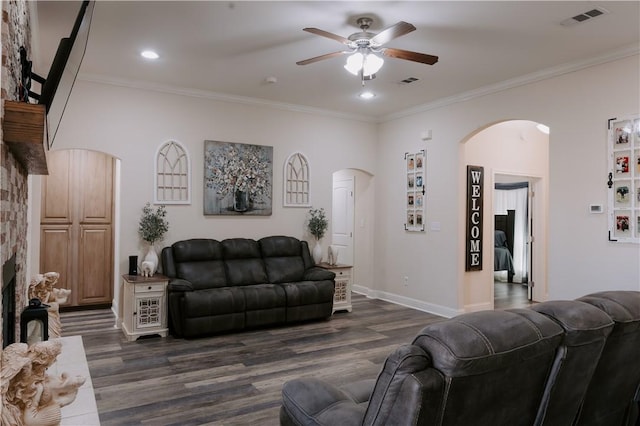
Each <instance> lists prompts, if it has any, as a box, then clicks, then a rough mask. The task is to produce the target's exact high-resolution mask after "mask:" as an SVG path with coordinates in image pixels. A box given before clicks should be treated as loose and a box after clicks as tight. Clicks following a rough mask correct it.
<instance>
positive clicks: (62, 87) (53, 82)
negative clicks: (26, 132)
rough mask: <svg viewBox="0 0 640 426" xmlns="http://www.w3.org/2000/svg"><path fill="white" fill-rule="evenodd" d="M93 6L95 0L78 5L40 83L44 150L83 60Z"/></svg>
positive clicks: (57, 125) (57, 123) (54, 135)
mask: <svg viewBox="0 0 640 426" xmlns="http://www.w3.org/2000/svg"><path fill="white" fill-rule="evenodd" d="M94 6H95V1H83V2H82V6H80V11H79V12H78V15H77V17H76V20H75V23H74V25H73V29H72V30H71V35H69V37H65V38H63V39H62V40H60V44H59V45H58V49H57V51H56V55H55V57H54V59H53V63H52V64H51V68H49V73H48V74H47V77H46V79H45V80H44V83H42V93H40V97H39V99H38V103H39V104H42V105H45V107H46V111H47V135H48V140H49V141H48V148H51V147H52V146H53V141H54V139H55V137H56V133H57V132H58V127H59V126H60V121H61V120H62V115H63V114H64V110H65V107H66V106H67V102H68V100H69V96H70V95H71V89H72V88H73V84H74V83H75V81H76V77H77V75H78V71H79V70H80V65H81V63H82V59H83V58H84V52H85V50H86V48H87V41H88V40H89V29H90V27H91V17H92V16H93V8H94Z"/></svg>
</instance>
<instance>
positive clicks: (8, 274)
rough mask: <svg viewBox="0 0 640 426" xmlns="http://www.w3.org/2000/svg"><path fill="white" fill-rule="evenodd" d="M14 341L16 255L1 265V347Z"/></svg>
mask: <svg viewBox="0 0 640 426" xmlns="http://www.w3.org/2000/svg"><path fill="white" fill-rule="evenodd" d="M15 341H16V255H15V254H14V255H13V256H11V259H9V260H8V261H6V262H5V263H4V265H3V266H2V348H3V349H4V348H5V347H6V346H7V345H10V344H12V343H15Z"/></svg>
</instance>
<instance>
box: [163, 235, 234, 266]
mask: <svg viewBox="0 0 640 426" xmlns="http://www.w3.org/2000/svg"><path fill="white" fill-rule="evenodd" d="M171 247H172V249H173V258H174V260H175V261H176V262H178V263H180V262H197V261H201V260H222V246H221V245H220V242H219V241H216V240H211V239H203V238H194V239H191V240H184V241H178V242H176V243H174V244H173V245H172V246H171Z"/></svg>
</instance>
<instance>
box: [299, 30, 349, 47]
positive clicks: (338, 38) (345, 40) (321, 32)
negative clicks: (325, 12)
mask: <svg viewBox="0 0 640 426" xmlns="http://www.w3.org/2000/svg"><path fill="white" fill-rule="evenodd" d="M302 31H306V32H308V33H311V34H315V35H319V36H322V37H327V38H330V39H331V40H335V41H338V42H340V43H342V44H347V45H348V44H349V39H348V38H344V37H342V36H340V35H338V34H334V33H330V32H328V31H325V30H321V29H319V28H303V29H302Z"/></svg>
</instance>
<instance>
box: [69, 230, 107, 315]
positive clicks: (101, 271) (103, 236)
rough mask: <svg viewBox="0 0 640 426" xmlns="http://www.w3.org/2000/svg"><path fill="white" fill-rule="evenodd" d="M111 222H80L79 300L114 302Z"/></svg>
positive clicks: (100, 302)
mask: <svg viewBox="0 0 640 426" xmlns="http://www.w3.org/2000/svg"><path fill="white" fill-rule="evenodd" d="M111 266H112V260H111V226H110V225H81V226H80V244H79V248H78V286H77V287H78V299H77V301H78V304H79V305H95V304H106V303H111V298H112V291H111V290H112V288H113V280H112V276H111V275H112V274H111Z"/></svg>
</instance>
